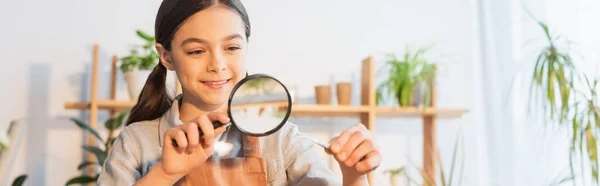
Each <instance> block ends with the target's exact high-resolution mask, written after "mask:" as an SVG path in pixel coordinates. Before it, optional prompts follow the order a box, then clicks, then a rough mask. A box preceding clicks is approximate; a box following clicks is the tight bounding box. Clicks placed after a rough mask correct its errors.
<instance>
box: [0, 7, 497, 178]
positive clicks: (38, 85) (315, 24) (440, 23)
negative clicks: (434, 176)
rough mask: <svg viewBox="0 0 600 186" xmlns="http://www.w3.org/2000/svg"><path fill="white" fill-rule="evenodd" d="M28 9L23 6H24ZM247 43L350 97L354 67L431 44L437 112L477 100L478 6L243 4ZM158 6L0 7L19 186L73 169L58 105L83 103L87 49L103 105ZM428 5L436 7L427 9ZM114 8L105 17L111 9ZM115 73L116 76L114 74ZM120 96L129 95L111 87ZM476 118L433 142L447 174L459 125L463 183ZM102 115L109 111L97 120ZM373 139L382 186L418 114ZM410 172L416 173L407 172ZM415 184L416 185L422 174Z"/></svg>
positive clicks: (290, 70) (473, 161) (314, 128)
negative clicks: (94, 50) (96, 68)
mask: <svg viewBox="0 0 600 186" xmlns="http://www.w3.org/2000/svg"><path fill="white" fill-rule="evenodd" d="M27 3H29V2H27ZM245 3H246V7H247V9H248V11H249V13H250V17H251V21H252V26H253V36H252V41H251V47H252V48H251V49H250V50H251V55H250V58H249V66H250V69H251V70H252V72H262V73H270V74H273V75H275V76H276V77H278V78H280V79H281V80H283V81H284V82H285V83H287V84H289V85H291V86H292V85H295V86H296V87H298V89H299V91H300V94H301V96H312V94H313V91H314V90H313V87H312V86H313V85H315V84H323V83H330V82H331V81H332V78H333V80H335V81H342V80H353V82H354V83H355V85H357V86H356V87H355V88H354V90H355V92H354V93H356V94H355V98H354V102H353V103H354V104H358V102H359V95H358V92H359V87H358V84H356V83H358V81H359V79H358V78H360V62H361V60H362V59H364V58H365V57H367V56H369V55H378V57H377V59H378V65H377V67H379V66H380V64H382V61H381V59H382V58H381V55H380V54H382V53H385V52H396V53H400V52H402V51H403V50H404V46H405V45H406V44H414V46H419V45H427V44H435V47H434V50H432V51H431V53H430V54H431V57H432V59H435V60H436V61H438V62H439V63H440V65H441V68H442V69H441V71H440V72H439V73H440V80H439V82H438V83H439V88H438V91H439V92H440V94H439V106H440V107H444V108H466V109H473V108H474V105H475V103H474V100H477V95H476V92H475V91H476V89H475V87H474V83H477V78H474V77H475V74H474V71H475V69H474V67H473V66H475V65H476V63H478V62H479V61H478V58H477V54H476V52H477V45H478V42H477V40H476V37H477V25H476V22H475V20H476V19H475V16H476V15H475V13H476V11H475V10H476V9H475V8H476V6H475V3H474V2H472V1H470V0H456V1H443V0H426V1H408V0H401V1H398V0H372V1H369V2H368V3H367V2H365V1H341V0H337V1H316V0H305V1H275V0H264V1H245ZM158 5H159V1H156V0H155V1H148V0H145V1H115V0H111V1H86V2H82V1H74V0H71V1H69V0H60V1H52V2H46V1H37V2H35V3H34V5H27V4H26V3H25V2H20V1H1V2H0V23H2V24H3V26H2V28H3V29H0V35H2V36H5V37H3V43H4V44H3V45H1V46H0V51H1V55H0V56H2V58H3V59H2V64H3V67H4V68H0V74H3V76H4V77H5V78H1V79H0V82H1V85H2V87H5V88H4V89H3V91H2V96H0V99H1V100H0V101H1V102H2V103H5V104H3V105H2V106H1V107H0V123H2V125H4V124H5V123H8V122H9V120H11V119H13V118H27V119H28V121H29V122H30V124H31V126H30V127H29V128H30V129H29V133H28V136H27V140H26V141H25V144H24V146H23V148H22V150H21V151H20V154H19V156H20V158H18V160H17V165H16V167H15V168H14V169H13V177H16V175H18V174H21V173H27V174H29V175H30V177H29V179H28V181H27V183H28V185H60V184H64V183H65V182H66V181H67V179H68V178H70V177H73V176H76V175H78V174H79V172H77V171H76V167H77V165H78V163H79V162H80V160H81V158H82V152H81V150H80V145H81V140H82V139H83V136H82V133H81V131H80V130H78V129H77V128H76V127H75V126H74V125H73V124H72V123H70V122H69V121H68V120H66V117H70V116H77V117H78V116H81V117H86V116H87V114H86V113H83V114H81V113H80V112H78V111H75V110H65V109H64V108H63V103H64V102H65V101H77V100H87V98H88V97H89V96H88V95H89V91H88V88H87V87H89V81H90V80H89V65H90V60H91V46H92V44H94V43H98V44H100V47H101V62H102V64H101V67H102V68H101V69H102V71H101V74H100V85H101V86H100V90H104V92H100V94H99V96H100V97H101V98H107V97H108V89H107V88H108V85H109V82H108V77H109V76H108V75H109V74H108V73H109V59H110V57H111V56H112V55H114V54H116V55H123V54H126V52H127V51H128V45H130V44H134V43H139V42H140V40H138V39H137V38H136V36H135V35H134V30H135V29H138V28H141V29H144V30H147V31H152V30H153V21H154V16H155V13H156V9H157V8H158ZM433 5H436V6H433ZM113 11H114V12H113ZM119 78H121V74H119ZM119 83H120V84H119V99H126V98H127V96H126V94H125V87H124V85H123V82H119ZM473 113H479V112H478V111H473V110H472V112H471V113H469V114H467V115H466V116H465V117H463V118H461V119H457V120H448V121H446V120H441V121H439V122H438V143H439V146H440V148H441V151H442V158H443V159H444V161H445V163H444V167H446V168H448V167H449V161H450V154H451V151H452V147H453V142H454V139H455V134H456V132H457V131H458V126H462V128H463V133H464V134H465V139H466V140H467V145H468V149H467V154H466V159H467V163H466V166H467V168H468V170H465V177H466V179H465V181H466V182H467V183H468V184H469V185H482V184H481V183H482V181H485V179H486V178H485V176H486V175H485V174H486V170H485V169H486V167H485V164H484V162H483V161H484V159H485V158H482V154H481V151H482V149H479V148H478V147H480V146H482V145H481V144H478V143H481V140H480V137H478V136H476V135H473V134H476V133H477V131H481V130H482V128H481V123H478V122H475V121H481V119H480V118H479V119H478V117H476V116H475V115H474V114H473ZM101 117H102V119H104V118H105V117H106V113H102V115H101ZM295 121H297V123H298V124H300V126H301V129H302V130H304V131H307V132H309V133H310V134H311V135H315V136H318V137H322V138H327V137H331V136H330V135H332V134H335V133H336V131H339V130H342V129H343V128H344V127H346V126H348V125H350V124H353V123H354V122H358V120H356V119H348V120H337V121H334V120H330V119H322V120H305V119H303V120H295ZM376 130H377V137H378V139H379V141H380V143H381V148H382V151H383V153H384V160H383V162H382V167H381V168H380V169H378V170H377V172H376V173H377V179H378V180H377V185H387V184H388V179H387V176H386V175H383V174H382V172H383V171H384V170H385V169H388V168H395V167H399V166H412V165H411V163H410V161H412V162H414V163H416V165H417V166H420V164H421V163H420V162H421V161H422V148H421V146H422V135H421V133H422V126H421V124H420V120H418V119H380V120H377V127H376ZM413 177H414V178H417V175H416V174H414V172H413ZM419 180H420V179H419Z"/></svg>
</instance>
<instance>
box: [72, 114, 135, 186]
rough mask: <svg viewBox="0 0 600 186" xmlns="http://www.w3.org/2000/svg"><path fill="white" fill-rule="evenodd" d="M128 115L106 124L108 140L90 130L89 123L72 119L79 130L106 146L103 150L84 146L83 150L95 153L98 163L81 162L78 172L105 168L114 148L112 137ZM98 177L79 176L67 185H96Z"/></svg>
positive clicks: (120, 115) (109, 120)
mask: <svg viewBox="0 0 600 186" xmlns="http://www.w3.org/2000/svg"><path fill="white" fill-rule="evenodd" d="M127 114H128V112H123V113H121V114H119V115H118V116H117V117H114V118H111V119H108V120H107V121H106V122H104V127H106V129H108V137H107V139H104V138H102V137H100V134H99V133H98V132H97V131H96V130H94V129H92V128H90V126H89V125H88V124H87V123H85V122H83V121H81V120H79V119H77V118H71V121H73V122H74V123H75V124H76V125H77V126H78V127H79V128H81V129H83V130H85V131H87V132H89V133H90V134H92V135H94V136H95V137H96V139H97V140H99V141H100V142H102V143H103V144H104V147H103V148H99V147H96V146H89V145H84V146H82V147H81V148H82V149H83V150H85V151H87V152H90V153H93V154H94V156H96V161H93V162H92V161H84V162H81V163H80V164H79V166H78V167H77V170H83V169H85V168H88V167H94V166H95V167H102V166H103V164H104V160H106V157H107V156H108V154H109V153H110V148H111V147H112V144H113V142H114V141H115V138H114V137H112V136H113V134H114V133H115V131H116V130H117V129H119V127H121V125H122V124H123V122H124V121H125V119H126V116H127ZM98 176H99V174H96V175H95V176H88V175H81V176H77V177H74V178H71V179H69V180H68V181H67V183H66V185H72V184H88V183H95V182H96V180H98Z"/></svg>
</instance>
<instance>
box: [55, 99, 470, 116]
mask: <svg viewBox="0 0 600 186" xmlns="http://www.w3.org/2000/svg"><path fill="white" fill-rule="evenodd" d="M91 105H92V104H91V103H89V102H67V103H65V108H67V109H78V110H86V109H90V108H91ZM133 105H135V101H117V100H114V101H111V100H99V101H98V109H100V110H110V111H124V110H128V109H131V107H133ZM282 105H283V104H282ZM292 109H293V110H292V116H294V117H360V114H366V113H369V112H375V114H376V115H377V117H393V118H420V117H423V116H437V117H439V118H458V117H461V116H462V115H463V114H464V113H466V112H467V110H464V109H439V108H427V109H422V108H417V107H407V108H401V107H369V106H354V105H348V106H346V105H313V104H295V105H293V106H292Z"/></svg>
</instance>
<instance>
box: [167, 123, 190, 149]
mask: <svg viewBox="0 0 600 186" xmlns="http://www.w3.org/2000/svg"><path fill="white" fill-rule="evenodd" d="M165 135H166V136H168V137H169V138H168V139H175V142H177V147H176V149H177V151H178V152H182V151H184V150H185V149H186V148H187V145H188V143H187V139H186V137H185V133H184V132H183V131H182V130H181V129H178V128H172V129H169V130H167V133H166V134H165ZM165 141H168V142H165V143H169V144H168V145H169V146H172V145H171V144H170V143H171V140H165Z"/></svg>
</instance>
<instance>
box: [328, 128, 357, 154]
mask: <svg viewBox="0 0 600 186" xmlns="http://www.w3.org/2000/svg"><path fill="white" fill-rule="evenodd" d="M356 130H357V129H356V127H350V128H348V129H346V130H344V132H342V133H341V134H340V135H339V136H338V137H337V138H335V140H332V142H331V152H332V153H335V154H337V153H339V152H340V150H342V147H344V144H346V141H348V138H350V135H352V133H354V132H356Z"/></svg>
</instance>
